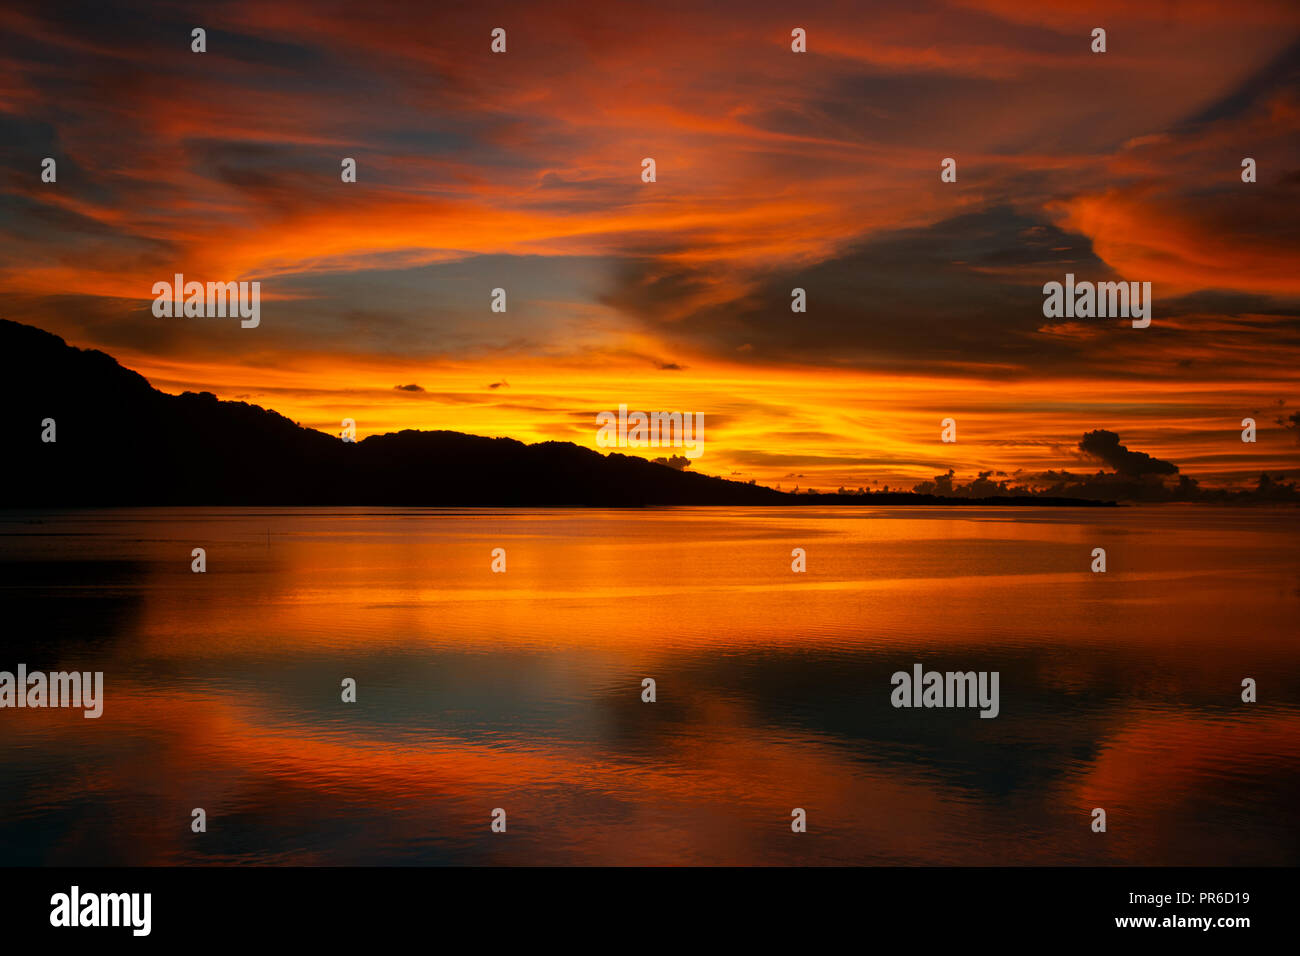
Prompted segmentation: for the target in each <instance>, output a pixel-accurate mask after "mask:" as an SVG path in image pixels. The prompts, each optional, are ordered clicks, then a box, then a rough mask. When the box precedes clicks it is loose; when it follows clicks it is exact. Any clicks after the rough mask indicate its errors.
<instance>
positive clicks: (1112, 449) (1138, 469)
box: [1079, 428, 1178, 478]
mask: <svg viewBox="0 0 1300 956" xmlns="http://www.w3.org/2000/svg"><path fill="white" fill-rule="evenodd" d="M1079 450H1080V451H1081V452H1083V453H1084V454H1085V455H1088V456H1089V457H1091V458H1095V459H1097V460H1098V461H1100V462H1101V463H1102V464H1104V465H1108V466H1109V467H1111V468H1113V469H1115V473H1116V474H1117V475H1120V476H1121V477H1124V478H1141V477H1144V476H1146V475H1176V474H1178V466H1177V465H1175V464H1173V463H1172V462H1168V461H1161V460H1160V459H1159V458H1153V457H1152V456H1150V455H1148V454H1147V453H1146V452H1141V451H1129V449H1128V448H1126V447H1125V446H1124V445H1122V444H1120V440H1119V436H1118V435H1116V434H1115V433H1114V432H1111V431H1106V430H1105V429H1103V428H1099V429H1097V430H1096V431H1091V432H1088V433H1087V434H1086V435H1084V436H1083V438H1081V439H1080V440H1079Z"/></svg>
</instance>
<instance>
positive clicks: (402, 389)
mask: <svg viewBox="0 0 1300 956" xmlns="http://www.w3.org/2000/svg"><path fill="white" fill-rule="evenodd" d="M393 388H395V389H397V390H398V391H399V392H423V391H424V389H423V388H421V387H420V386H419V385H415V384H411V385H394V386H393Z"/></svg>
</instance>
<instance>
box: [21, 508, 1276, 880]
mask: <svg viewBox="0 0 1300 956" xmlns="http://www.w3.org/2000/svg"><path fill="white" fill-rule="evenodd" d="M196 547H202V548H205V549H206V552H207V572H206V573H204V574H195V573H192V572H191V570H190V564H191V560H192V559H191V556H190V555H191V550H192V549H193V548H196ZM796 547H801V548H804V549H805V550H806V551H807V572H806V573H804V574H795V573H792V571H791V560H792V559H791V550H792V549H793V548H796ZM1095 547H1102V548H1105V549H1106V551H1107V559H1108V571H1107V573H1106V574H1093V573H1091V572H1090V570H1089V566H1090V564H1091V561H1092V558H1091V551H1092V549H1093V548H1095ZM494 548H504V549H505V551H506V556H507V557H506V560H507V571H506V573H504V574H494V573H492V571H491V563H492V550H493V549H494ZM0 630H2V631H3V635H4V636H3V638H2V639H0V670H7V671H13V670H15V669H16V667H17V665H18V664H20V663H24V664H26V665H27V666H28V669H29V670H72V669H75V670H82V671H96V670H99V671H103V672H104V681H105V690H104V696H105V703H104V714H103V716H102V717H101V718H100V719H98V720H87V719H85V718H84V717H83V716H82V713H81V711H77V710H55V709H45V710H32V709H23V710H17V709H3V710H0V864H8V865H13V864H23V865H26V864H51V865H54V864H58V865H87V864H90V865H94V864H169V863H219V864H230V863H242V862H249V863H271V864H276V863H301V864H448V863H450V864H465V863H478V864H634V863H635V864H675V863H693V864H694V863H704V864H708V863H738V864H778V863H780V864H792V863H814V864H846V863H868V864H1017V863H1028V864H1122V865H1127V864H1265V865H1274V864H1289V865H1294V864H1296V863H1300V824H1297V817H1296V810H1295V808H1296V806H1297V805H1298V804H1300V800H1298V799H1297V798H1300V510H1296V509H1210V508H1193V507H1160V508H1122V509H1108V510H1100V509H1079V510H1070V509H1059V510H1058V509H1023V510H1021V509H993V508H963V509H953V508H945V509H902V508H894V509H889V508H863V509H846V508H820V509H819V508H797V509H761V510H760V509H723V508H683V509H652V510H641V511H579V510H572V511H568V510H566V511H527V510H521V511H515V510H511V511H492V510H477V509H476V510H454V511H445V510H434V509H398V510H392V509H371V510H366V509H289V510H285V509H253V510H246V509H165V510H162V509H159V510H148V509H141V510H103V511H80V512H12V511H10V512H0ZM915 663H921V664H922V665H924V667H925V668H926V669H927V670H930V669H934V670H940V671H946V670H963V671H965V670H976V671H981V670H985V671H998V672H999V673H1000V711H1001V712H1000V714H999V716H998V717H997V718H996V719H993V720H986V719H980V718H979V715H978V712H977V711H976V710H970V709H919V710H918V709H895V708H894V707H892V706H891V704H890V693H891V690H892V687H891V684H890V676H891V674H893V673H894V672H895V671H899V670H906V671H910V670H911V668H912V665H913V664H915ZM348 677H350V678H353V679H355V680H356V682H357V701H356V703H352V704H349V703H343V702H342V701H341V699H340V693H341V690H340V685H341V682H342V681H343V679H344V678H348ZM645 677H651V678H654V680H655V681H656V683H657V701H656V702H655V703H653V704H650V703H643V702H642V700H641V682H642V679H643V678H645ZM1246 677H1251V678H1254V679H1255V680H1257V682H1258V688H1259V691H1258V692H1259V700H1258V702H1257V703H1253V704H1248V703H1243V702H1242V700H1241V682H1242V679H1243V678H1246ZM196 807H202V808H204V810H205V811H206V813H207V821H208V829H207V832H206V833H193V832H192V831H191V826H190V823H191V811H192V809H193V808H196ZM498 807H499V808H503V809H505V810H506V813H507V832H506V833H504V834H498V833H493V832H491V830H490V826H489V824H490V821H491V815H492V811H493V810H494V808H498ZM795 807H801V808H804V809H805V810H806V811H807V816H808V832H807V833H802V834H795V833H792V832H791V828H790V820H791V810H792V808H795ZM1094 807H1102V808H1105V809H1106V811H1107V815H1108V820H1107V823H1108V830H1107V832H1106V833H1104V834H1101V833H1094V832H1092V830H1091V828H1090V823H1091V815H1090V814H1091V811H1092V809H1093V808H1094Z"/></svg>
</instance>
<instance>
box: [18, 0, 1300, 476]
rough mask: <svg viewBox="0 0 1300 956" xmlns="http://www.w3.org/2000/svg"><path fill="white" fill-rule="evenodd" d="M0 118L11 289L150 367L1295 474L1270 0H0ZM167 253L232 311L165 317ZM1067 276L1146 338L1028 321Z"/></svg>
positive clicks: (577, 418) (719, 462)
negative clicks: (1096, 44)
mask: <svg viewBox="0 0 1300 956" xmlns="http://www.w3.org/2000/svg"><path fill="white" fill-rule="evenodd" d="M1040 8H1041V9H1040ZM196 27H201V28H203V29H204V30H205V31H206V52H202V53H197V52H194V51H193V50H192V42H193V41H192V30H193V29H194V28H196ZM498 27H499V28H502V29H504V30H505V31H506V51H505V52H504V53H494V52H492V50H491V43H492V37H491V34H492V31H493V29H495V28H498ZM1098 27H1100V28H1103V29H1104V30H1105V31H1106V51H1105V52H1104V53H1094V52H1093V51H1092V49H1091V47H1092V45H1093V39H1092V33H1093V30H1094V29H1095V28H1098ZM795 28H801V29H803V30H804V31H805V32H806V38H807V39H806V42H807V52H804V53H796V52H794V51H793V50H792V49H791V31H792V30H794V29H795ZM0 132H2V133H3V135H0V317H4V318H9V319H13V320H15V321H20V322H26V323H29V324H32V325H36V326H39V327H41V328H44V329H47V330H49V331H51V332H54V333H56V334H58V335H61V336H63V337H64V338H65V339H66V340H67V341H68V342H69V343H70V344H72V345H76V346H79V347H83V348H97V349H101V350H103V351H106V352H108V353H109V354H110V355H112V356H114V357H115V358H117V359H118V360H119V361H120V362H121V363H122V364H123V365H125V366H127V367H128V368H132V369H135V370H136V371H139V372H140V373H141V374H143V375H144V376H145V377H146V378H147V379H148V380H149V381H150V382H151V383H152V384H153V385H154V386H155V387H157V388H159V389H161V390H163V391H167V392H180V391H185V390H192V391H210V392H213V393H215V394H216V395H217V396H218V397H220V398H223V399H233V400H242V401H248V402H252V403H255V404H259V405H262V406H264V407H267V408H273V409H275V410H277V411H279V412H281V413H282V414H285V415H287V416H288V417H290V418H292V419H294V420H295V421H298V422H300V423H301V424H303V425H307V426H310V427H313V428H319V429H321V430H323V431H327V432H331V433H338V432H339V430H340V426H341V422H342V420H343V419H345V418H348V419H353V420H354V421H355V422H356V428H357V434H358V437H364V436H366V435H371V434H379V433H384V432H389V431H394V430H397V429H401V428H420V429H444V428H445V429H454V430H457V431H464V432H470V433H474V434H482V435H493V436H497V435H503V436H509V437H513V438H517V439H520V440H523V441H529V442H531V441H543V440H551V439H554V440H563V441H572V442H576V443H578V444H580V445H584V446H587V447H593V448H594V447H597V431H598V428H597V424H596V415H597V414H598V413H599V412H602V411H610V410H617V409H618V407H619V406H620V405H627V406H628V407H629V408H630V409H632V410H642V411H645V412H654V411H682V412H693V413H699V414H703V416H704V440H705V444H704V452H703V454H702V455H701V457H699V458H698V459H696V460H695V461H694V462H692V463H691V465H690V467H691V468H692V469H694V470H697V471H702V472H705V473H707V474H713V475H722V476H727V477H733V478H737V479H740V480H756V481H758V482H759V483H761V484H769V485H772V486H777V485H780V486H781V487H784V488H787V489H788V488H791V487H794V486H799V487H801V488H805V489H806V488H809V487H812V488H818V489H820V490H826V491H830V490H834V489H835V488H837V487H839V486H844V487H848V488H857V487H866V488H869V489H870V488H882V487H885V486H890V487H908V488H910V487H912V486H913V485H914V484H916V483H917V482H920V481H924V480H927V479H933V478H934V477H935V476H936V475H940V474H944V473H946V472H948V471H949V470H952V471H953V472H954V473H955V475H956V476H957V477H958V479H963V480H969V479H972V478H974V477H975V476H976V475H977V474H980V473H984V472H988V473H991V474H992V476H993V477H994V479H995V480H996V479H998V478H999V477H1003V478H1005V479H1006V480H1010V481H1013V482H1015V483H1024V484H1026V485H1027V486H1033V485H1034V484H1035V482H1036V481H1039V479H1040V477H1041V476H1043V475H1050V474H1053V473H1059V472H1060V471H1062V470H1068V471H1072V472H1088V471H1092V470H1096V469H1098V468H1102V467H1106V466H1107V464H1108V463H1113V461H1114V460H1115V455H1114V454H1109V455H1108V454H1107V453H1106V451H1105V449H1103V450H1102V453H1101V454H1097V447H1098V445H1097V442H1096V441H1095V440H1091V439H1090V440H1087V441H1081V440H1082V439H1083V436H1084V435H1085V434H1087V433H1091V432H1095V431H1097V430H1103V431H1104V432H1107V433H1113V434H1114V435H1117V436H1118V441H1119V442H1120V443H1122V445H1121V447H1122V448H1123V449H1127V450H1131V451H1132V452H1133V453H1140V454H1149V455H1151V456H1153V457H1154V458H1155V459H1157V460H1159V461H1162V462H1170V463H1175V464H1176V465H1177V469H1178V470H1179V473H1180V474H1182V475H1188V476H1192V477H1195V478H1196V479H1197V480H1198V481H1200V482H1201V483H1202V484H1203V485H1204V486H1207V487H1213V486H1220V485H1235V484H1242V483H1250V484H1253V483H1254V481H1255V479H1256V478H1257V477H1258V475H1259V474H1260V473H1261V472H1263V471H1268V472H1271V473H1275V474H1277V473H1281V474H1288V475H1289V476H1290V477H1292V478H1295V477H1297V473H1300V443H1298V442H1297V435H1298V434H1300V429H1298V428H1297V425H1300V418H1297V411H1298V410H1300V362H1298V361H1297V359H1300V321H1298V320H1300V268H1298V267H1297V266H1300V215H1298V214H1300V201H1298V200H1300V135H1297V134H1298V133H1300V6H1297V5H1296V4H1295V3H1294V2H1293V0H1284V2H1275V0H1252V2H1251V3H1245V4H1243V3H1239V2H1233V3H1227V2H1208V0H1180V2H1176V3H1170V2H1157V0H1147V2H1143V3H1140V4H1135V3H1131V2H1127V0H1126V2H1093V3H1079V2H1068V0H1063V2H1056V3H1052V4H1025V3H1023V2H1022V0H951V2H926V0H907V2H900V3H873V4H862V3H851V2H845V3H833V2H805V3H800V4H781V3H772V2H765V0H747V2H744V3H739V2H725V3H709V4H701V3H675V2H669V3H662V2H661V3H646V2H641V3H622V2H615V0H602V2H586V3H546V4H541V3H537V2H532V3H493V2H475V3H472V4H454V5H453V4H441V3H405V4H396V3H388V2H383V0H372V2H367V3H364V4H358V3H331V2H322V0H287V2H286V0H248V2H220V0H205V2H203V3H193V4H186V3H167V4H159V3H146V2H139V3H135V2H123V3H108V4H103V3H95V4H49V3H47V2H39V3H29V2H26V0H10V2H7V3H6V4H5V5H4V8H3V9H2V10H0ZM46 157H50V158H53V159H55V161H56V164H57V179H56V181H55V182H43V181H42V176H41V171H42V161H43V159H45V158H46ZM345 157H346V158H352V159H355V161H356V167H357V177H356V182H351V183H350V182H343V181H342V177H341V175H340V170H341V163H342V161H343V159H344V158H345ZM646 157H650V158H653V159H654V160H655V173H656V175H655V181H654V182H644V181H643V178H642V160H643V159H644V158H646ZM1246 157H1250V158H1252V159H1254V160H1255V162H1256V169H1257V179H1256V181H1255V182H1253V183H1246V182H1243V181H1242V160H1243V159H1244V158H1246ZM945 158H953V159H955V160H956V173H957V178H956V181H955V182H943V181H941V177H940V169H941V162H942V161H943V160H944V159H945ZM176 273H181V274H183V275H184V276H185V278H186V279H187V280H198V281H204V282H207V281H221V282H226V281H238V280H244V281H258V282H260V283H261V286H260V289H261V318H260V324H259V325H258V327H257V328H241V326H240V324H239V322H238V320H232V319H223V318H195V317H189V318H186V317H170V318H169V317H157V316H155V315H154V313H153V309H152V305H153V299H154V295H153V291H152V290H153V286H154V284H155V283H157V282H160V281H171V279H172V277H173V275H175V274H176ZM1067 273H1071V274H1074V275H1075V276H1076V278H1077V279H1078V280H1080V281H1084V280H1087V281H1094V282H1098V281H1120V280H1122V281H1130V282H1150V283H1151V288H1152V322H1151V325H1150V327H1148V328H1145V329H1136V328H1133V327H1131V324H1130V323H1129V322H1128V321H1124V320H1115V319H1096V318H1059V319H1056V318H1046V317H1044V314H1043V301H1044V295H1043V285H1044V284H1045V283H1047V282H1052V281H1057V282H1061V281H1064V278H1065V276H1066V274H1067ZM496 288H503V289H505V290H506V303H507V304H506V311H505V312H493V311H492V310H491V307H490V306H491V301H492V290H493V289H496ZM794 288H802V289H804V290H805V293H806V300H807V311H806V312H802V313H796V312H792V310H791V301H792V299H791V290H792V289H794ZM1246 417H1251V418H1254V419H1256V421H1257V423H1258V440H1257V441H1256V442H1255V443H1244V442H1243V441H1242V440H1241V431H1242V425H1241V422H1242V419H1243V418H1246ZM944 418H952V419H954V420H955V422H956V429H957V440H956V442H952V443H946V442H943V441H941V421H942V420H943V419H944ZM1111 444H1112V445H1114V444H1115V443H1114V442H1112V443H1111ZM1127 450H1126V451H1124V452H1122V454H1125V455H1127V454H1128V453H1129V452H1128V451H1127ZM640 453H642V454H645V455H647V456H648V457H653V456H655V455H656V454H659V452H657V451H652V450H647V451H644V452H640ZM664 453H666V454H671V453H672V452H671V450H665V451H664ZM1116 454H1120V453H1116Z"/></svg>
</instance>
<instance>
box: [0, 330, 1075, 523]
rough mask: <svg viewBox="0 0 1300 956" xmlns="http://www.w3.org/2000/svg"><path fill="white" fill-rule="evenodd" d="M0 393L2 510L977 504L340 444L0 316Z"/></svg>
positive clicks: (412, 447) (566, 456)
mask: <svg viewBox="0 0 1300 956" xmlns="http://www.w3.org/2000/svg"><path fill="white" fill-rule="evenodd" d="M0 398H3V403H4V404H3V407H4V409H5V412H6V418H8V419H9V421H10V427H11V430H10V437H9V440H8V441H7V442H6V455H5V461H4V466H3V469H2V471H0V491H2V492H3V497H2V498H0V507H7V508H22V507H37V506H75V505H182V504H183V505H448V506H456V505H460V506H472V505H477V506H488V507H511V506H519V507H521V506H563V505H590V506H622V505H772V504H780V505H793V504H835V503H853V504H899V503H908V504H949V503H951V504H958V503H960V504H972V503H976V502H971V501H962V502H957V501H954V500H952V499H944V498H937V497H934V496H930V495H913V494H881V495H868V496H838V495H797V496H796V495H791V494H786V493H782V492H779V491H774V490H772V489H770V488H765V487H762V486H758V485H749V484H742V483H740V482H735V481H727V480H725V479H721V478H711V477H709V476H706V475H700V474H694V473H691V472H688V471H678V470H675V469H673V468H669V467H666V466H664V465H659V464H655V463H653V462H650V461H647V460H645V459H643V458H637V457H633V456H628V455H621V454H609V455H601V454H599V453H597V452H595V451H592V450H591V449H587V448H580V447H579V446H577V445H574V444H571V443H569V442H542V443H540V444H535V445H525V444H523V443H522V442H518V441H515V440H514V439H510V438H481V437H478V436H475V435H464V434H461V433H459V432H449V431H433V432H419V431H402V432H398V433H396V434H389V435H377V436H371V437H369V438H366V439H364V440H363V441H360V442H357V443H355V444H354V443H347V442H343V441H342V440H340V439H339V438H337V437H334V436H330V435H326V434H324V433H322V432H318V431H315V430H313V429H310V428H303V427H302V426H300V425H297V424H295V423H294V422H291V421H290V420H289V419H287V418H285V417H284V416H283V415H280V414H278V413H276V412H273V411H268V410H267V409H264V408H260V407H258V406H256V405H249V404H247V403H245V402H224V401H219V400H218V399H217V398H216V396H214V395H212V394H210V393H208V392H202V393H197V394H196V393H194V392H186V393H185V394H183V395H166V394H164V393H162V392H159V391H157V390H156V389H154V388H153V387H151V386H150V385H149V383H148V382H147V381H145V379H144V378H143V377H142V376H140V375H139V374H137V373H135V372H132V371H130V370H129V369H125V368H122V366H120V365H119V364H118V363H117V362H116V361H114V360H113V359H112V358H111V357H109V356H108V355H105V354H104V353H102V352H96V351H89V350H83V349H77V348H73V347H71V346H69V345H67V344H66V343H65V342H64V341H63V340H62V339H61V338H59V337H58V336H56V335H51V334H50V333H48V332H44V331H42V330H40V329H36V328H32V327H31V326H26V325H20V324H18V323H15V322H9V321H6V320H3V319H0ZM47 418H51V419H54V421H55V423H56V424H55V427H56V430H57V431H56V437H57V441H55V442H52V443H46V442H43V441H42V440H41V432H42V426H41V423H42V421H43V420H44V419H47ZM593 427H594V425H593ZM987 503H989V504H1003V505H1013V504H1034V505H1043V504H1083V503H1085V502H1078V501H1073V500H1070V499H1063V500H1057V499H1041V498H1027V497H1017V498H1001V499H996V500H990V501H988V502H987Z"/></svg>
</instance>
